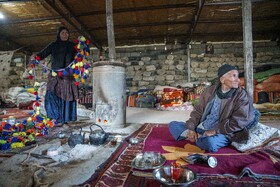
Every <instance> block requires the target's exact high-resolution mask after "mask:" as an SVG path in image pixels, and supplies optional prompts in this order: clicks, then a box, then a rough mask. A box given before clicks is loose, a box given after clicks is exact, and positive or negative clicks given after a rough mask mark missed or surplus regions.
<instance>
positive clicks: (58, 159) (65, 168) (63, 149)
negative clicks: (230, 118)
mask: <svg viewBox="0 0 280 187" xmlns="http://www.w3.org/2000/svg"><path fill="white" fill-rule="evenodd" d="M189 113H190V111H157V110H154V109H144V108H142V109H141V108H128V109H127V124H126V125H125V126H123V127H110V126H108V127H104V130H105V132H107V133H110V136H109V138H108V140H107V141H106V142H105V144H103V145H99V146H95V145H90V144H83V145H77V146H75V148H70V147H69V145H68V142H67V139H68V137H70V135H71V132H72V133H73V134H79V128H80V127H82V129H83V132H85V141H86V142H88V141H89V135H90V134H91V131H90V128H89V127H90V125H91V124H92V121H91V120H80V121H78V122H76V123H71V124H69V126H68V127H67V128H64V127H55V128H53V129H52V131H51V133H50V134H49V135H46V136H43V137H38V138H37V144H33V145H31V146H28V147H24V148H21V149H11V150H8V151H1V152H0V187H11V186H13V187H17V186H24V187H29V186H30V187H31V186H57V187H64V186H65V187H66V186H73V185H77V184H81V183H83V182H85V181H86V180H87V179H88V178H89V177H90V176H91V175H92V174H93V173H94V171H95V170H96V169H98V167H99V165H100V164H101V163H104V162H105V161H106V160H107V159H108V158H109V157H110V155H111V154H112V153H113V152H114V151H115V150H116V148H117V147H118V145H119V144H120V142H121V141H126V140H125V138H126V137H128V136H129V135H130V134H132V133H133V132H135V131H136V130H137V129H139V128H140V127H141V126H142V125H143V124H144V123H146V122H150V123H169V122H170V121H173V120H178V121H185V120H186V119H188V117H189ZM261 122H262V123H263V124H266V125H268V126H272V127H276V128H278V129H280V116H269V115H263V116H262V117H261ZM94 130H96V128H95V129H94ZM59 133H62V134H64V135H65V137H64V138H59V137H58V135H59ZM113 139H114V140H117V143H116V145H114V144H112V142H111V140H113ZM113 142H115V141H113Z"/></svg>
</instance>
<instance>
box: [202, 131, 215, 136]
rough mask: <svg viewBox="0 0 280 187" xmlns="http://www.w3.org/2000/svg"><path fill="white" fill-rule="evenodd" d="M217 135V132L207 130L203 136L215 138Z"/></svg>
mask: <svg viewBox="0 0 280 187" xmlns="http://www.w3.org/2000/svg"><path fill="white" fill-rule="evenodd" d="M215 134H217V133H216V131H215V130H207V131H205V132H204V134H203V135H204V136H213V135H215Z"/></svg>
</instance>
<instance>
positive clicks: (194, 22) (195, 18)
mask: <svg viewBox="0 0 280 187" xmlns="http://www.w3.org/2000/svg"><path fill="white" fill-rule="evenodd" d="M204 3H205V0H198V5H197V8H196V10H195V12H194V14H193V17H192V25H191V27H190V29H189V31H188V32H187V33H188V39H187V41H186V44H187V45H188V44H189V43H190V41H191V39H192V35H193V33H194V31H195V28H196V25H197V22H198V20H199V17H200V13H201V10H202V8H203V5H204Z"/></svg>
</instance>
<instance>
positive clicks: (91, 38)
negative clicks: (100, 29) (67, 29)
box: [45, 0, 101, 49]
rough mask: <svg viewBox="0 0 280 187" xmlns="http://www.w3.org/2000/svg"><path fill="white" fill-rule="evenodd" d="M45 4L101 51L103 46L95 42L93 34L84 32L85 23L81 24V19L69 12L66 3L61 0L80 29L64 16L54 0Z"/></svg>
mask: <svg viewBox="0 0 280 187" xmlns="http://www.w3.org/2000/svg"><path fill="white" fill-rule="evenodd" d="M45 2H46V3H47V4H48V5H49V6H50V7H52V9H53V10H55V11H56V12H57V13H58V14H59V15H60V16H62V17H63V19H64V20H65V21H67V22H68V23H69V24H70V25H72V27H74V28H75V29H76V30H77V31H79V33H81V34H82V35H84V36H85V37H89V38H88V39H89V40H90V42H91V43H92V44H93V45H95V46H96V47H97V48H98V49H101V46H100V45H99V44H98V43H97V42H96V41H95V40H93V38H94V37H93V35H92V34H91V33H88V32H87V31H85V30H83V28H84V25H83V23H81V22H80V20H79V19H77V18H75V15H74V14H73V13H72V12H71V11H70V10H69V7H65V6H64V5H65V4H64V3H62V2H61V1H60V0H59V2H60V3H61V4H62V5H63V6H64V8H65V9H66V10H67V11H68V12H69V15H71V16H72V17H71V18H72V19H74V20H75V21H76V22H77V23H78V24H79V25H80V27H78V26H77V25H76V24H75V23H74V22H73V21H72V20H71V19H70V18H69V17H68V16H67V15H65V14H63V13H62V11H61V10H60V9H59V8H58V7H57V6H56V5H55V2H53V1H52V0H45Z"/></svg>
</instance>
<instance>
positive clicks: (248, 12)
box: [242, 0, 254, 98]
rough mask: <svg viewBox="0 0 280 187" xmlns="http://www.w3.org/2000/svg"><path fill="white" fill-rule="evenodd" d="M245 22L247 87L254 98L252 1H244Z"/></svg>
mask: <svg viewBox="0 0 280 187" xmlns="http://www.w3.org/2000/svg"><path fill="white" fill-rule="evenodd" d="M242 20H243V56H244V62H245V65H244V69H245V87H246V90H247V92H248V94H249V95H250V96H251V97H252V98H253V97H254V95H253V94H254V82H253V79H254V78H253V42H252V3H251V0H242Z"/></svg>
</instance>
